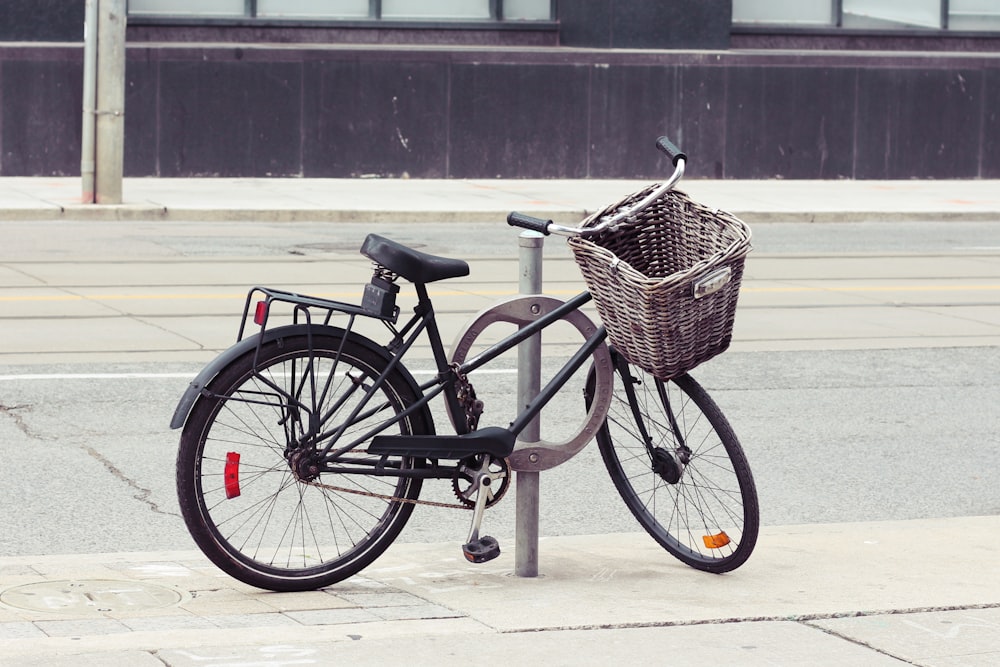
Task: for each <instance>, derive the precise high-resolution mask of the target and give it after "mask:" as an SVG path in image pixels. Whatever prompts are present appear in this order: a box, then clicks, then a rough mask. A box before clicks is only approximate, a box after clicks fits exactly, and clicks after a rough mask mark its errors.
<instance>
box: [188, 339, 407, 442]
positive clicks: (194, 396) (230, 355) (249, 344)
mask: <svg viewBox="0 0 1000 667" xmlns="http://www.w3.org/2000/svg"><path fill="white" fill-rule="evenodd" d="M310 331H311V332H312V335H313V336H331V335H332V336H344V335H346V332H345V331H344V330H343V329H341V328H339V327H331V326H321V325H316V324H290V325H288V326H282V327H276V328H274V329H268V330H267V331H265V332H264V333H263V334H254V335H253V336H248V337H246V338H244V339H243V340H241V341H240V342H238V343H236V344H235V345H233V346H232V347H230V348H229V349H228V350H226V351H225V352H223V353H222V354H220V355H219V356H217V357H216V358H215V359H213V360H212V361H210V362H209V364H208V365H207V366H205V367H204V368H203V369H201V372H200V373H198V375H197V377H195V379H194V380H192V381H191V384H189V385H188V387H187V389H186V390H185V391H184V395H183V396H181V400H180V401H178V403H177V407H176V408H175V409H174V416H173V418H172V419H171V420H170V428H172V429H178V428H181V427H182V426H184V423H185V422H186V421H187V418H188V415H189V414H191V408H192V407H194V404H195V401H197V400H198V397H199V396H201V394H202V392H203V391H204V390H205V387H207V386H208V385H209V383H211V382H212V380H214V379H215V376H216V375H218V374H219V372H220V371H222V369H223V368H225V367H226V366H228V365H229V364H231V363H233V361H235V360H236V359H238V358H239V357H241V356H243V355H244V354H247V353H249V352H253V351H254V350H255V349H257V346H258V344H259V345H264V344H266V343H270V342H271V341H272V340H275V339H278V338H286V337H290V336H298V335H305V334H306V333H308V332H310ZM261 336H263V340H261ZM352 339H353V340H355V341H357V342H359V343H362V344H364V345H365V347H367V348H369V349H370V350H372V351H373V352H376V353H377V354H379V355H380V356H382V357H383V358H384V359H385V360H386V363H388V362H389V361H390V360H391V359H392V356H391V355H390V354H389V352H388V351H387V350H386V349H385V348H384V347H382V346H381V345H379V344H378V343H375V342H374V341H371V340H369V339H367V338H365V337H363V336H359V335H357V334H352ZM399 371H400V372H401V373H402V374H403V375H404V376H405V377H406V379H407V381H409V382H410V384H411V386H412V387H414V388H416V386H417V384H416V381H415V380H414V379H413V377H412V376H411V375H410V374H409V372H408V371H407V370H406V369H405V368H403V367H402V366H400V367H399ZM419 393H420V392H419V390H417V391H416V392H415V395H419Z"/></svg>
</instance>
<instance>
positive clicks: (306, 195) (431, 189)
mask: <svg viewBox="0 0 1000 667" xmlns="http://www.w3.org/2000/svg"><path fill="white" fill-rule="evenodd" d="M645 185H647V182H646V181H629V180H575V181H574V180H435V179H426V180H424V179H421V180H408V179H289V178H280V179H252V178H248V179H233V178H215V179H167V178H127V179H125V181H124V183H123V192H124V204H123V205H120V206H104V205H92V204H91V205H83V204H80V182H79V179H78V178H72V177H67V178H4V179H0V219H2V220H53V219H56V220H57V219H70V220H206V221H207V220H211V221H225V220H230V221H239V220H256V221H294V220H325V221H331V222H418V223H419V222H446V221H461V222H473V221H499V220H502V219H503V218H504V217H505V216H506V214H507V213H508V212H509V211H511V210H520V211H522V212H525V213H529V214H534V215H539V216H543V217H551V218H552V219H554V220H556V221H557V222H563V223H573V222H576V221H578V220H579V219H581V218H582V217H583V216H584V215H586V214H589V213H592V212H594V211H597V210H600V209H601V208H603V207H604V206H606V205H608V204H611V203H613V202H617V201H619V200H620V199H622V198H623V197H624V196H626V195H627V194H629V193H631V192H634V191H636V190H638V189H640V188H642V187H644V186H645ZM682 189H683V190H685V191H687V192H688V193H689V194H691V195H692V196H693V197H694V198H695V199H698V200H699V201H702V202H704V203H706V204H708V205H711V206H718V207H720V208H723V209H725V210H728V211H731V212H733V213H735V214H736V215H738V216H739V217H742V218H744V219H745V220H747V221H748V222H767V221H802V222H816V221H842V222H843V221H857V220H886V221H891V220H915V219H922V220H997V219H998V212H1000V182H997V181H987V180H967V181H848V180H841V181H784V180H769V181H725V180H723V181H717V180H689V181H684V184H683V186H682Z"/></svg>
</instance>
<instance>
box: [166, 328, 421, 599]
mask: <svg viewBox="0 0 1000 667" xmlns="http://www.w3.org/2000/svg"><path fill="white" fill-rule="evenodd" d="M342 343H343V344H342ZM338 355H339V356H338ZM252 357H253V355H252V354H250V355H247V356H245V357H243V358H241V359H239V360H237V361H236V362H234V364H232V365H231V366H230V367H227V368H226V369H224V370H223V371H222V372H221V373H220V375H219V376H218V377H217V378H216V380H214V381H213V382H212V384H211V385H210V387H209V389H210V392H209V394H208V395H207V396H205V397H203V398H202V399H200V400H199V403H198V404H197V405H196V406H195V408H194V409H193V410H192V414H191V417H190V418H189V420H188V425H187V426H186V427H185V430H184V433H183V434H182V437H181V448H180V451H179V453H178V493H179V495H180V500H181V508H182V513H183V515H184V518H185V521H186V522H187V524H188V527H189V530H190V532H191V534H192V537H194V539H195V541H196V542H197V543H198V545H199V547H201V548H202V550H203V551H204V552H205V553H206V555H208V556H209V558H210V559H211V560H212V561H213V562H215V563H216V565H218V566H219V567H221V568H222V569H223V570H224V571H226V572H227V573H229V574H230V575H232V576H234V577H236V578H237V579H240V580H241V581H244V582H245V583H248V584H250V585H253V586H258V587H261V588H269V589H273V590H285V591H288V590H307V589H313V588H318V587H321V586H325V585H329V584H331V583H334V582H336V581H340V580H342V579H344V578H346V577H348V576H351V575H352V574H354V573H356V572H358V571H359V570H361V569H362V568H363V567H365V566H366V565H368V564H369V563H370V562H371V561H372V560H374V559H375V558H376V557H377V556H378V555H379V554H381V553H382V551H384V550H385V548H386V547H388V545H389V544H391V543H392V541H393V539H395V537H396V536H397V535H398V534H399V531H400V530H401V529H402V528H403V525H404V524H405V523H406V521H407V519H408V518H409V516H410V514H411V512H412V510H413V505H412V504H411V503H408V502H404V501H405V500H415V499H416V498H417V497H418V495H419V491H420V481H419V480H418V479H412V478H405V477H399V476H377V475H374V474H372V475H362V474H336V475H333V474H328V473H322V474H319V475H318V476H317V477H315V478H313V479H309V480H303V478H302V475H301V473H300V474H299V475H296V474H295V473H294V472H293V467H294V466H295V465H296V451H298V450H297V449H296V444H295V443H296V442H297V441H299V440H300V439H301V438H302V437H303V435H304V433H305V432H306V431H307V429H308V425H309V423H310V421H312V420H316V419H321V418H322V417H321V415H326V418H325V421H324V427H327V426H329V425H332V424H337V423H340V422H342V421H343V420H345V419H346V418H347V415H349V414H350V412H351V410H353V408H354V407H355V406H356V405H357V404H358V401H359V400H360V398H361V396H363V394H364V393H365V391H364V389H365V388H366V387H369V386H370V385H371V383H372V381H373V379H374V378H376V377H377V376H378V375H379V374H380V373H381V371H382V370H383V365H384V361H383V360H382V359H381V358H380V357H379V356H378V355H376V354H373V353H372V352H371V350H369V349H367V348H366V347H365V346H363V345H359V344H356V343H354V342H353V341H352V339H351V338H348V340H347V341H342V340H341V339H340V338H329V339H323V338H322V337H316V336H313V339H312V350H311V351H310V350H309V347H308V342H307V340H306V339H305V337H298V338H289V339H280V340H279V341H275V342H274V343H270V344H268V345H267V346H265V347H264V348H262V350H261V353H260V355H259V357H258V359H257V363H256V368H254V367H253V359H252ZM290 397H294V399H290ZM413 400H415V399H414V396H413V395H412V392H411V389H410V387H409V385H408V384H407V383H406V382H405V381H403V380H402V379H401V377H400V376H399V375H395V374H392V375H390V376H389V378H388V379H387V381H386V382H385V383H384V385H383V387H382V388H381V389H380V391H379V392H378V393H377V395H376V396H375V397H374V399H373V401H372V402H371V403H369V404H368V406H366V409H365V412H371V413H372V414H368V415H366V416H365V417H364V418H362V419H357V420H356V422H355V423H352V424H351V426H350V428H349V429H348V430H347V432H346V434H345V436H346V437H348V438H349V437H351V436H352V435H356V434H362V433H365V432H366V430H367V429H370V428H372V427H373V426H375V425H377V424H379V423H382V422H384V421H386V420H387V419H391V418H393V417H394V416H395V415H396V414H397V413H398V412H400V411H401V410H402V409H403V407H404V406H405V405H408V404H409V403H411V402H412V401H413ZM338 403H339V405H338ZM296 404H297V405H296ZM335 405H336V407H334V406H335ZM373 408H378V409H377V410H373ZM327 413H329V414H327ZM432 428H433V427H432V426H430V425H429V422H428V421H425V420H424V419H423V418H422V415H421V414H420V413H417V415H416V416H415V417H411V418H410V419H408V420H403V421H401V422H399V423H398V424H396V425H393V426H392V429H394V430H392V431H388V432H397V433H401V432H402V433H407V432H416V433H421V432H431V430H432ZM356 452H357V454H358V455H359V456H363V445H362V446H361V447H360V448H359V449H358V450H356ZM370 460H371V463H370V465H372V466H374V463H375V461H376V460H377V459H376V458H375V457H371V459H370ZM390 463H391V464H392V465H396V466H399V467H401V468H412V467H414V465H416V464H415V462H414V461H413V460H412V459H409V458H399V457H395V458H392V459H391V460H390ZM300 470H301V468H300ZM330 487H336V489H333V488H330Z"/></svg>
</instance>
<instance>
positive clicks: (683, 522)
mask: <svg viewBox="0 0 1000 667" xmlns="http://www.w3.org/2000/svg"><path fill="white" fill-rule="evenodd" d="M616 366H617V369H616V374H615V391H614V398H613V400H612V404H611V408H610V410H609V411H608V418H607V420H606V421H605V423H604V426H603V427H602V428H601V430H600V431H599V432H598V435H597V442H598V446H599V447H600V450H601V456H602V457H603V458H604V463H605V465H606V466H607V468H608V472H609V473H610V474H611V479H612V480H613V481H614V484H615V486H616V487H617V489H618V492H619V493H620V494H621V497H622V498H623V499H624V500H625V504H626V505H627V506H628V508H629V509H630V510H631V511H632V514H633V515H635V518H636V519H638V520H639V523H640V524H642V527H643V528H644V529H645V530H646V531H647V532H648V533H649V534H650V535H652V536H653V538H654V539H655V540H656V541H657V542H659V543H660V544H661V545H662V546H663V547H664V548H665V549H666V550H667V551H669V552H670V553H671V554H673V555H674V556H676V557H677V558H679V559H680V560H681V561H683V562H684V563H687V564H688V565H690V566H692V567H695V568H698V569H700V570H705V571H707V572H728V571H730V570H733V569H735V568H737V567H739V566H740V565H742V564H743V563H744V562H745V561H746V559H747V558H748V557H749V556H750V554H751V552H752V551H753V549H754V545H755V544H756V542H757V532H758V526H759V517H758V506H757V491H756V488H755V486H754V481H753V476H752V475H751V473H750V467H749V465H748V464H747V460H746V457H745V456H744V454H743V449H742V448H741V447H740V443H739V440H737V438H736V435H735V434H734V433H733V430H732V428H731V427H730V426H729V422H728V421H726V418H725V416H724V415H723V414H722V411H721V410H719V408H718V406H717V405H716V404H715V401H713V400H712V398H711V397H710V396H709V395H708V392H706V391H705V390H704V389H703V388H702V387H701V385H699V384H698V383H697V382H695V380H694V379H693V378H692V377H691V376H689V375H686V374H685V375H681V376H679V377H676V378H674V379H672V380H669V381H667V382H663V381H661V380H657V379H656V378H654V377H653V376H651V375H649V374H647V373H645V372H644V371H643V370H641V369H639V368H638V367H635V366H631V365H629V364H628V363H626V362H625V361H624V360H618V361H617V362H616Z"/></svg>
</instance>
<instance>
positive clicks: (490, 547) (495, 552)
mask: <svg viewBox="0 0 1000 667" xmlns="http://www.w3.org/2000/svg"><path fill="white" fill-rule="evenodd" d="M462 554H463V555H464V556H465V560H467V561H469V562H470V563H485V562H486V561H490V560H493V559H494V558H496V557H497V556H499V555H500V543H499V542H497V541H496V540H495V539H493V538H492V537H490V536H489V535H484V536H482V537H480V538H479V539H478V540H474V541H472V542H469V543H468V544H463V545H462Z"/></svg>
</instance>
